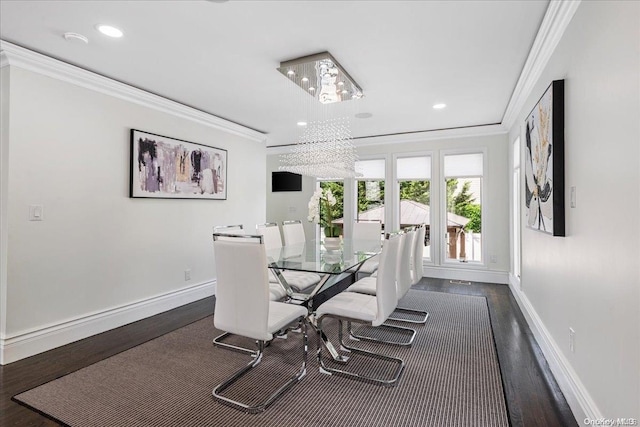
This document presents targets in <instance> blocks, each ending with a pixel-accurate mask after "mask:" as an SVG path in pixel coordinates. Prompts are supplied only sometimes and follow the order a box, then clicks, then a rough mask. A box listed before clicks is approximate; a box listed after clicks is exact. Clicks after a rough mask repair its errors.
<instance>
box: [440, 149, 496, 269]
mask: <svg viewBox="0 0 640 427" xmlns="http://www.w3.org/2000/svg"><path fill="white" fill-rule="evenodd" d="M464 154H482V175H481V176H477V175H466V176H465V175H460V176H457V177H453V176H452V177H447V175H446V173H445V168H444V161H445V157H446V156H455V155H464ZM488 170H489V160H488V150H487V148H486V147H479V148H459V149H450V150H440V170H439V174H438V181H439V186H440V187H441V188H442V190H441V191H440V198H439V199H438V200H439V201H440V209H439V212H440V218H441V221H440V226H439V228H438V231H439V232H438V236H439V237H440V244H439V246H438V256H439V265H441V266H448V267H453V266H455V267H456V268H462V269H478V268H481V269H488V267H489V260H488V249H487V248H488V247H489V242H488V241H487V240H490V239H487V238H486V237H485V236H489V233H487V232H486V230H487V228H486V226H487V222H488V216H489V212H488V209H486V208H485V206H486V197H487V196H486V194H487V193H488V191H489V179H488V176H489V175H488ZM447 178H458V179H459V178H481V180H482V181H481V189H480V206H481V224H482V226H481V227H482V230H483V231H482V240H481V245H482V246H481V248H480V256H481V261H464V262H463V261H460V260H457V259H449V258H447V252H448V251H447V247H446V244H447V239H446V234H447V229H446V224H447V221H446V218H447V191H446V180H447Z"/></svg>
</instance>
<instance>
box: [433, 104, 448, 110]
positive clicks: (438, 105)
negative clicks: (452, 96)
mask: <svg viewBox="0 0 640 427" xmlns="http://www.w3.org/2000/svg"><path fill="white" fill-rule="evenodd" d="M446 106H447V104H434V106H433V108H434V109H435V110H442V109H443V108H444V107H446Z"/></svg>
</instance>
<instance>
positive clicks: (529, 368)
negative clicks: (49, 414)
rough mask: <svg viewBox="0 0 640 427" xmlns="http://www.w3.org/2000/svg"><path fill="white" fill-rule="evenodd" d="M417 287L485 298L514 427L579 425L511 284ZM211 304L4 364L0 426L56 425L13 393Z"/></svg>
mask: <svg viewBox="0 0 640 427" xmlns="http://www.w3.org/2000/svg"><path fill="white" fill-rule="evenodd" d="M416 287H417V288H419V289H424V290H430V291H437V292H449V293H457V294H465V295H478V296H485V297H486V298H487V302H488V304H489V311H490V315H491V323H492V326H493V331H494V336H495V341H496V348H497V350H498V358H499V361H500V369H501V372H502V381H503V384H504V389H505V395H506V400H507V407H508V410H509V418H510V420H511V424H512V425H513V426H576V425H577V424H576V422H575V420H574V418H573V415H572V413H571V410H570V409H569V406H568V405H567V402H566V400H565V398H564V396H563V394H562V392H561V391H560V389H559V387H558V384H557V383H556V381H555V379H554V378H553V375H552V374H551V372H550V370H549V367H548V365H547V362H546V360H545V358H544V356H543V355H542V352H541V351H540V348H539V347H538V345H537V344H536V342H535V340H534V338H533V335H532V333H531V331H530V330H529V327H528V326H527V324H526V322H525V320H524V317H523V316H522V313H521V312H520V309H519V308H518V305H517V303H516V302H515V300H514V299H513V296H512V295H511V293H510V291H509V288H508V287H507V286H505V285H495V284H485V283H472V284H471V285H461V284H452V283H450V282H449V281H448V280H440V279H429V278H424V279H422V281H421V282H420V283H419V284H418V285H416ZM213 306H214V302H213V298H207V299H204V300H201V301H197V302H195V303H192V304H189V305H186V306H183V307H180V308H177V309H175V310H171V311H169V312H166V313H163V314H159V315H157V316H153V317H150V318H148V319H144V320H141V321H139V322H135V323H132V324H130V325H126V326H123V327H121V328H117V329H114V330H111V331H108V332H105V333H102V334H99V335H96V336H93V337H90V338H87V339H85V340H82V341H78V342H75V343H72V344H69V345H66V346H64V347H60V348H57V349H54V350H51V351H48V352H46V353H43V354H39V355H37V356H33V357H30V358H28V359H24V360H20V361H18V362H15V363H12V364H10V365H6V366H1V367H0V426H7V427H8V426H55V425H58V424H57V423H55V422H53V421H51V420H49V419H47V418H45V417H44V416H42V415H40V414H38V413H36V412H34V411H31V410H29V409H27V408H25V407H23V406H21V405H19V404H18V403H15V402H13V401H12V400H11V397H12V396H14V395H16V394H18V393H21V392H23V391H26V390H29V389H31V388H33V387H36V386H38V385H40V384H44V383H46V382H48V381H51V380H53V379H56V378H58V377H61V376H63V375H66V374H68V373H70V372H73V371H76V370H78V369H80V368H83V367H85V366H88V365H91V364H92V363H95V362H98V361H100V360H102V359H106V358H107V357H110V356H113V355H114V354H117V353H120V352H122V351H124V350H127V349H129V348H132V347H135V346H137V345H139V344H142V343H144V342H146V341H148V340H151V339H153V338H156V337H158V336H160V335H163V334H166V333H168V332H171V331H173V330H175V329H178V328H180V327H182V326H185V325H187V324H189V323H191V322H193V321H196V320H198V319H201V318H203V317H205V316H208V315H210V314H212V313H213ZM479 427H481V426H479Z"/></svg>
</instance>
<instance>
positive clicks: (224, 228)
mask: <svg viewBox="0 0 640 427" xmlns="http://www.w3.org/2000/svg"><path fill="white" fill-rule="evenodd" d="M213 232H214V233H225V234H226V233H234V234H244V227H243V225H242V224H234V225H215V226H214V227H213Z"/></svg>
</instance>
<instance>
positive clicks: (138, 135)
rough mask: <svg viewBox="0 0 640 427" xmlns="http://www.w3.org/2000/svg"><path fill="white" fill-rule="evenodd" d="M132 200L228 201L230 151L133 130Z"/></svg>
mask: <svg viewBox="0 0 640 427" xmlns="http://www.w3.org/2000/svg"><path fill="white" fill-rule="evenodd" d="M130 182H131V184H130V190H129V197H133V198H156V199H207V200H226V199H227V150H223V149H221V148H215V147H209V146H206V145H201V144H196V143H194V142H188V141H183V140H180V139H175V138H169V137H167V136H161V135H156V134H153V133H149V132H143V131H140V130H137V129H131V179H130Z"/></svg>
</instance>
